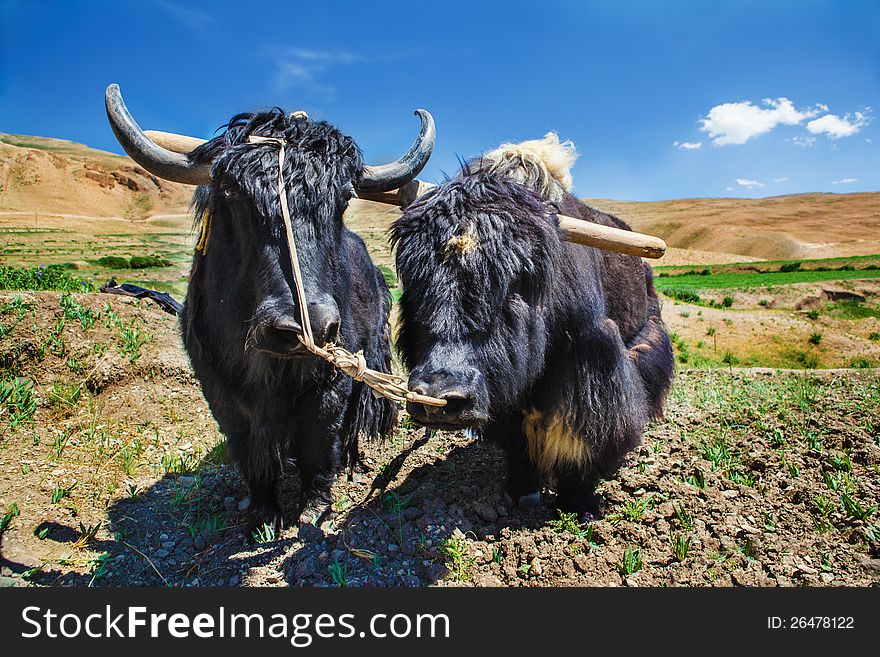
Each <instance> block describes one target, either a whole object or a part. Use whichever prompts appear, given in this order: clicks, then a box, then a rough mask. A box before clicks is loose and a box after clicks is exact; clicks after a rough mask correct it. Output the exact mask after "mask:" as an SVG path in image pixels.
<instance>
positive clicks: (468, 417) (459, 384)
mask: <svg viewBox="0 0 880 657" xmlns="http://www.w3.org/2000/svg"><path fill="white" fill-rule="evenodd" d="M409 388H410V390H412V391H413V392H416V393H418V394H421V395H427V396H429V397H437V398H439V399H443V400H445V401H446V405H445V406H429V405H426V404H418V403H413V402H409V403H407V405H406V411H407V413H409V414H410V416H411V417H412V418H413V420H415V421H416V422H418V423H419V424H421V425H424V426H426V427H430V428H432V429H448V430H456V429H465V428H469V427H477V426H479V425H481V424H482V423H484V422H485V421H486V420H487V419H488V418H489V413H488V401H489V395H488V391H487V390H486V384H485V380H484V378H483V375H482V374H481V373H480V372H478V371H477V370H468V371H455V370H448V369H441V370H434V371H428V372H426V371H419V368H416V369H415V370H414V371H413V376H411V377H410V380H409Z"/></svg>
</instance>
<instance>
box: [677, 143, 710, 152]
mask: <svg viewBox="0 0 880 657" xmlns="http://www.w3.org/2000/svg"><path fill="white" fill-rule="evenodd" d="M672 145H673V146H678V147H679V148H682V149H684V150H686V151H696V150H699V148H700V147H701V146H702V145H703V142H701V141H697V142H693V141H674V142H672Z"/></svg>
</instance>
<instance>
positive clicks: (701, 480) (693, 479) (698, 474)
mask: <svg viewBox="0 0 880 657" xmlns="http://www.w3.org/2000/svg"><path fill="white" fill-rule="evenodd" d="M684 483H686V484H690V485H691V486H696V487H697V488H705V487H706V475H705V474H704V473H703V471H702V470H700V469H699V468H694V472H693V474H691V475H689V476H688V477H686V478H685V480H684Z"/></svg>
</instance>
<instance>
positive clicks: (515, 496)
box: [504, 426, 541, 509]
mask: <svg viewBox="0 0 880 657" xmlns="http://www.w3.org/2000/svg"><path fill="white" fill-rule="evenodd" d="M508 435H509V436H510V437H509V438H508V441H507V443H506V444H505V446H504V447H505V450H504V451H505V453H506V456H507V481H506V482H505V486H504V488H505V492H506V494H507V495H508V496H509V497H510V498H511V503H513V504H516V506H517V507H519V508H521V509H527V508H530V507H534V506H538V505H539V504H540V503H541V477H540V475H539V474H538V471H537V470H536V469H535V464H534V463H532V459H530V458H529V452H528V445H527V444H526V438H525V436H524V435H523V433H522V427H521V426H517V427H515V428H514V429H513V430H512V431H511V433H510V434H508Z"/></svg>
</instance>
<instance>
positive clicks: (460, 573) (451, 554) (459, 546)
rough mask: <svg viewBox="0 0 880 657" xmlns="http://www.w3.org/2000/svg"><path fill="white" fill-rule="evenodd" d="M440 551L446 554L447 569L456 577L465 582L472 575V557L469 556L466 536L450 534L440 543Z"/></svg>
mask: <svg viewBox="0 0 880 657" xmlns="http://www.w3.org/2000/svg"><path fill="white" fill-rule="evenodd" d="M439 547H440V552H441V553H443V554H444V555H445V556H446V569H447V570H448V571H449V573H450V574H451V575H452V577H453V578H454V579H456V580H457V581H459V582H464V581H466V580H467V579H468V578H469V577H470V568H471V565H472V564H473V560H472V559H468V557H467V543H466V542H465V540H464V538H462V537H456V536H450V537H449V538H447V539H446V540H444V541H443V542H441V543H440V546H439Z"/></svg>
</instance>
